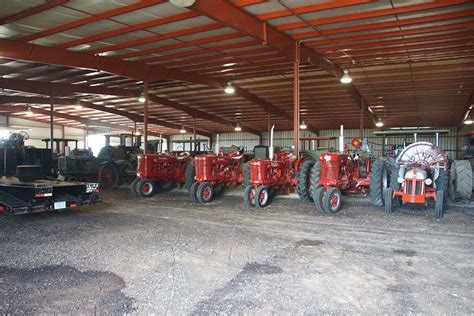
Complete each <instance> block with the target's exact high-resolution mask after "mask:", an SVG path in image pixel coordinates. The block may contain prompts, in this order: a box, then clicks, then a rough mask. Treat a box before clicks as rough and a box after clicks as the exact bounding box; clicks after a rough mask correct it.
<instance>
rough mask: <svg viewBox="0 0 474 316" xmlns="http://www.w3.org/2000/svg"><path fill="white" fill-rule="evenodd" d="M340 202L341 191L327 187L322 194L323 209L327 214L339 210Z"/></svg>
mask: <svg viewBox="0 0 474 316" xmlns="http://www.w3.org/2000/svg"><path fill="white" fill-rule="evenodd" d="M341 204H342V193H341V190H339V189H338V188H329V190H327V191H326V193H324V196H323V209H324V211H325V212H326V213H327V214H335V213H337V212H339V210H340V209H341Z"/></svg>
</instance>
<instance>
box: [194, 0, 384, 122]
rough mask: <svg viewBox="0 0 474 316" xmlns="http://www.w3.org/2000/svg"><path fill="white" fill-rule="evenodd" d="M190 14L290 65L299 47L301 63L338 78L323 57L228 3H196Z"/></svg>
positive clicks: (334, 67)
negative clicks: (254, 43) (205, 18)
mask: <svg viewBox="0 0 474 316" xmlns="http://www.w3.org/2000/svg"><path fill="white" fill-rule="evenodd" d="M190 9H191V10H193V11H195V12H199V13H201V14H204V15H206V16H208V17H210V18H212V19H214V20H216V21H219V22H222V23H224V24H226V25H227V26H229V27H232V28H234V29H236V30H238V31H240V32H242V33H244V34H247V35H250V36H252V37H254V38H257V39H259V40H261V41H262V44H266V45H268V46H270V47H272V48H273V49H275V50H277V51H278V52H280V53H281V54H282V55H283V56H285V57H286V58H287V59H288V60H290V61H293V62H294V61H296V58H297V56H295V47H296V46H297V45H301V46H300V56H299V57H300V60H301V61H302V62H309V63H311V64H313V65H315V66H317V67H319V68H321V69H323V70H325V71H326V72H328V73H330V74H332V75H333V76H335V77H337V78H339V77H340V76H341V74H342V70H341V69H340V68H339V67H338V66H337V65H335V64H333V63H332V62H330V61H329V60H328V59H326V58H325V57H324V56H322V55H320V54H318V53H316V52H315V51H313V50H312V49H310V48H308V47H306V46H305V45H304V43H301V42H298V41H296V40H295V39H293V38H292V37H291V36H290V35H287V34H285V33H283V32H281V31H279V30H277V29H276V28H275V27H273V26H271V25H267V24H266V23H265V22H262V21H260V20H259V19H258V18H257V17H255V16H253V15H251V14H249V13H247V12H245V11H243V10H240V9H239V8H237V7H236V6H234V5H232V4H230V3H228V2H227V1H225V0H215V1H212V2H211V1H196V2H195V3H194V4H193V5H192V6H191V7H190ZM345 86H347V88H346V89H347V91H348V93H349V94H350V95H351V96H352V98H353V99H354V100H355V101H356V102H357V104H358V105H359V106H360V107H361V108H363V109H364V110H368V104H367V103H366V102H365V100H364V99H363V97H362V96H361V94H360V93H359V91H357V89H356V88H355V87H354V86H353V85H351V84H350V85H345ZM367 113H368V115H369V116H370V117H371V118H372V120H373V121H376V117H375V115H374V114H373V113H372V112H370V111H367Z"/></svg>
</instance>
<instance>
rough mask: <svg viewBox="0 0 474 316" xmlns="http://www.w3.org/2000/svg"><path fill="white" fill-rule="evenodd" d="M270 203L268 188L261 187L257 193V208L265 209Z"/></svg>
mask: <svg viewBox="0 0 474 316" xmlns="http://www.w3.org/2000/svg"><path fill="white" fill-rule="evenodd" d="M269 201H270V194H269V193H268V189H267V187H266V186H264V185H261V186H259V187H258V188H257V190H256V191H255V202H254V203H255V206H256V207H258V208H264V207H265V206H267V205H268V202H269Z"/></svg>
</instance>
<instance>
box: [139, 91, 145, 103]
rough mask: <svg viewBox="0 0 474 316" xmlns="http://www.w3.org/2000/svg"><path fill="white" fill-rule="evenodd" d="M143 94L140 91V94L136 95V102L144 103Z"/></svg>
mask: <svg viewBox="0 0 474 316" xmlns="http://www.w3.org/2000/svg"><path fill="white" fill-rule="evenodd" d="M145 101H146V100H145V95H144V94H143V92H142V93H140V95H139V96H138V102H140V103H145Z"/></svg>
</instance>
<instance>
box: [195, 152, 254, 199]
mask: <svg viewBox="0 0 474 316" xmlns="http://www.w3.org/2000/svg"><path fill="white" fill-rule="evenodd" d="M243 151H244V148H243V147H236V146H231V147H223V148H221V150H220V152H219V154H204V155H197V156H196V157H195V161H194V163H195V170H196V182H195V183H194V184H192V185H191V187H190V194H191V197H192V199H193V200H195V201H196V202H199V203H201V204H206V203H209V202H210V201H212V200H213V198H214V197H215V196H217V195H219V194H221V193H222V191H223V190H224V188H225V187H232V186H236V185H239V184H242V182H243V174H244V172H243V169H244V156H245V155H244V152H243Z"/></svg>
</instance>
